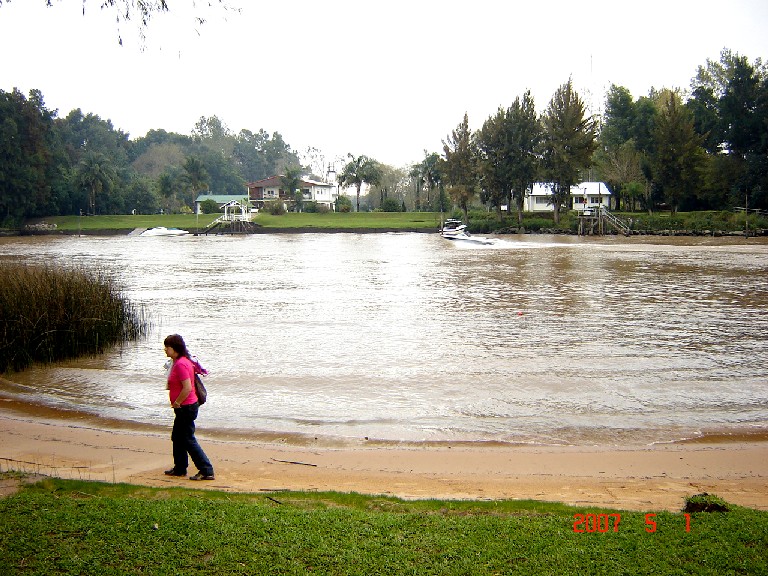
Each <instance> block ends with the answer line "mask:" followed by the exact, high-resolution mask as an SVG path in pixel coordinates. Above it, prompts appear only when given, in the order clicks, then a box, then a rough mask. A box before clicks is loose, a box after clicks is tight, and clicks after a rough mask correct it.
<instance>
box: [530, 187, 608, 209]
mask: <svg viewBox="0 0 768 576" xmlns="http://www.w3.org/2000/svg"><path fill="white" fill-rule="evenodd" d="M598 206H605V207H606V208H610V207H611V191H610V190H609V189H608V185H607V184H606V183H605V182H581V183H580V184H577V185H576V186H571V205H570V206H568V207H567V209H572V210H576V211H578V212H583V211H584V210H585V209H586V210H590V209H595V208H597V207H598ZM523 209H524V210H525V211H526V212H552V211H554V207H553V206H552V190H551V189H550V188H549V185H548V184H545V183H541V182H537V183H536V184H534V185H533V187H532V188H531V189H530V190H529V191H528V192H527V193H526V195H525V202H524V203H523Z"/></svg>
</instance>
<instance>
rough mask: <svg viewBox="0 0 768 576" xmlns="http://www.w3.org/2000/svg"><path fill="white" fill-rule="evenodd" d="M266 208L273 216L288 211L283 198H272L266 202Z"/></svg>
mask: <svg viewBox="0 0 768 576" xmlns="http://www.w3.org/2000/svg"><path fill="white" fill-rule="evenodd" d="M264 209H265V210H266V211H267V212H268V213H269V214H272V216H282V215H283V214H285V213H286V212H287V210H286V209H285V203H283V201H282V200H272V201H270V202H265V203H264Z"/></svg>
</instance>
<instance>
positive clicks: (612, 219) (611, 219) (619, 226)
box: [600, 205, 632, 236]
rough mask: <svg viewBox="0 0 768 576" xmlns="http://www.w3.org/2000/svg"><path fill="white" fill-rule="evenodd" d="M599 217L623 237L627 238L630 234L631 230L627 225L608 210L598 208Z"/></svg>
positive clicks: (603, 207) (601, 207)
mask: <svg viewBox="0 0 768 576" xmlns="http://www.w3.org/2000/svg"><path fill="white" fill-rule="evenodd" d="M600 217H601V218H604V219H605V220H606V221H607V222H608V223H609V224H610V225H611V226H613V227H614V228H616V230H618V231H619V232H621V233H622V234H624V235H625V236H629V235H630V234H632V230H630V228H629V225H628V224H627V223H626V222H624V220H622V219H621V218H619V217H618V216H615V215H613V214H611V213H610V211H609V210H608V208H606V207H605V206H602V205H601V206H600Z"/></svg>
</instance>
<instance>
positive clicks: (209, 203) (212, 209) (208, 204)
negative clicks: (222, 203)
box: [200, 198, 221, 214]
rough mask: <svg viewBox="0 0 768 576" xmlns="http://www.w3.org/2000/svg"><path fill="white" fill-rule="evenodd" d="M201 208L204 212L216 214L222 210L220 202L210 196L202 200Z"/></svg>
mask: <svg viewBox="0 0 768 576" xmlns="http://www.w3.org/2000/svg"><path fill="white" fill-rule="evenodd" d="M200 210H202V212H203V214H216V213H217V212H221V209H220V208H219V203H218V202H216V201H215V200H211V199H210V198H209V199H208V200H204V201H203V202H200Z"/></svg>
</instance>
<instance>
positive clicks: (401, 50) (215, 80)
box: [0, 0, 768, 167]
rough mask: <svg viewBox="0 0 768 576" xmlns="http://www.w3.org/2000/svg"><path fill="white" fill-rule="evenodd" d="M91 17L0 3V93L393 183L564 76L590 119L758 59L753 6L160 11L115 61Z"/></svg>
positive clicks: (759, 22) (429, 5) (318, 6)
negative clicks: (717, 67) (294, 155)
mask: <svg viewBox="0 0 768 576" xmlns="http://www.w3.org/2000/svg"><path fill="white" fill-rule="evenodd" d="M99 3H100V2H98V1H97V0H87V2H86V13H85V15H83V11H82V2H81V0H57V1H54V6H53V7H51V8H46V7H45V0H11V1H10V2H7V1H6V2H3V5H2V7H0V89H3V90H6V91H10V90H11V89H13V88H14V87H17V88H19V89H20V90H22V91H23V92H24V93H28V91H29V90H30V89H33V88H37V89H39V90H41V91H42V93H43V96H44V97H45V101H46V105H47V106H48V108H50V109H57V110H58V111H59V115H60V116H66V115H67V114H68V113H69V112H70V110H72V109H73V108H80V109H82V110H83V112H86V113H87V112H92V113H95V114H98V115H99V116H101V117H102V118H104V119H110V120H112V122H113V124H114V125H115V127H117V128H119V129H122V130H124V131H126V132H128V133H130V135H131V137H132V138H137V137H140V136H143V135H144V134H146V132H147V130H150V129H153V128H154V129H159V128H163V129H165V130H168V131H173V132H179V133H182V134H189V133H190V132H191V131H192V129H193V127H194V124H195V122H196V121H197V120H198V119H199V118H200V117H201V116H213V115H216V116H218V117H219V118H220V119H221V120H222V121H223V122H224V123H225V124H226V125H227V126H228V127H229V128H230V129H231V130H232V131H233V132H239V131H240V129H243V128H246V129H249V130H251V131H254V132H255V131H257V130H259V129H261V128H263V129H264V130H266V131H267V132H269V133H272V132H274V131H277V132H280V133H281V134H282V135H283V137H284V139H285V141H286V142H287V143H288V144H289V145H290V146H291V147H292V148H293V149H294V150H297V151H299V152H303V151H304V150H306V148H307V147H309V146H313V147H315V148H317V149H319V150H321V151H322V152H323V154H324V156H325V157H326V160H331V159H332V158H334V157H336V156H345V155H346V154H347V153H348V152H351V153H353V154H355V155H359V154H366V155H368V156H371V157H373V158H375V159H377V160H379V161H380V162H384V163H386V164H391V165H393V166H397V167H400V166H404V165H406V164H409V163H413V162H418V161H420V160H421V159H422V158H423V157H424V151H425V150H427V151H429V152H441V151H442V146H441V140H442V139H444V138H445V137H446V135H447V134H448V133H450V132H451V130H453V129H454V128H455V127H456V125H457V124H459V122H460V121H461V119H462V117H463V115H464V112H465V111H466V112H467V113H468V114H469V122H470V127H471V128H472V129H477V128H479V127H480V126H481V125H482V123H483V122H484V121H485V120H486V119H487V118H488V117H489V116H490V115H492V114H493V113H494V112H495V111H496V109H497V108H498V107H499V106H505V107H506V106H509V105H510V104H511V103H512V101H513V100H514V99H515V97H516V96H520V95H522V94H523V93H524V91H525V90H526V89H530V90H531V92H532V94H533V95H534V98H535V101H536V105H537V108H538V109H539V111H543V110H544V108H545V107H546V105H547V103H548V101H549V99H550V98H551V97H552V94H553V93H554V91H555V90H556V89H557V87H558V86H559V85H561V84H563V83H564V82H566V81H567V80H568V77H569V76H572V77H573V81H574V84H575V87H576V89H577V90H578V91H579V92H580V93H582V94H583V95H585V96H587V97H589V95H590V94H591V95H592V96H593V98H594V101H595V104H596V106H597V105H600V103H601V102H602V101H603V100H604V93H605V90H606V89H607V87H608V86H609V85H610V84H611V83H614V84H617V85H622V86H625V87H627V88H628V89H629V90H630V91H631V92H632V94H633V96H635V97H638V96H642V95H646V94H647V93H648V91H649V89H650V88H651V87H656V88H661V87H670V88H672V87H681V88H687V87H688V86H689V85H690V80H691V78H692V77H693V76H694V74H695V73H696V68H697V67H698V66H699V65H704V64H705V63H706V60H707V58H709V59H712V60H718V59H719V56H720V51H721V50H722V49H723V48H725V47H727V48H730V49H731V50H732V51H734V52H738V53H740V54H743V55H745V56H747V57H748V58H749V59H750V61H754V60H755V59H756V58H758V57H760V58H762V59H763V60H766V59H768V2H766V1H765V0H728V1H726V2H720V1H712V0H692V1H688V0H645V1H644V2H631V3H630V2H622V1H621V0H608V1H602V0H582V1H580V2H575V1H572V0H568V1H566V0H538V1H535V2H517V1H511V0H466V1H463V2H456V1H454V0H409V1H402V0H388V1H386V2H384V1H378V0H369V1H364V0H357V1H352V0H325V1H320V0H269V1H263V0H251V1H248V0H229V4H230V5H233V6H238V7H240V8H242V11H241V12H240V13H239V14H236V13H226V12H225V11H223V10H222V9H221V8H220V7H214V8H213V9H209V8H208V7H207V4H208V2H207V1H200V0H198V2H197V8H196V10H197V13H198V14H202V15H203V16H205V17H207V19H208V21H207V22H206V23H205V24H204V25H203V26H196V25H195V23H194V20H193V18H192V9H191V8H190V6H191V4H192V2H191V0H187V1H182V0H169V4H170V7H171V12H170V13H168V14H164V15H159V16H155V17H154V18H153V19H152V21H151V22H150V25H149V27H148V28H147V30H146V34H147V40H146V44H145V46H144V49H143V50H142V48H141V43H140V41H139V38H138V35H137V32H136V26H135V25H133V24H123V25H122V26H121V30H120V33H121V35H122V38H123V46H122V47H121V46H119V44H118V42H117V38H118V29H117V27H116V24H115V22H114V16H115V14H114V12H102V11H100V10H99V8H98V5H99ZM594 111H595V112H597V111H598V110H597V109H595V110H594Z"/></svg>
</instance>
